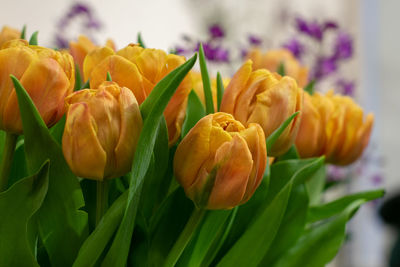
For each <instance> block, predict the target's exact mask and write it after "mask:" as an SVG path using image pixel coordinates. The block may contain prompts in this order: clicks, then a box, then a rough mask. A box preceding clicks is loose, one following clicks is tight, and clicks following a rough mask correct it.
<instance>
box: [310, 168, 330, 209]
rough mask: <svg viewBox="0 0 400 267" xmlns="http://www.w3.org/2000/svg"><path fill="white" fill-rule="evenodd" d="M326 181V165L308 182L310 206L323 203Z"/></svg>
mask: <svg viewBox="0 0 400 267" xmlns="http://www.w3.org/2000/svg"><path fill="white" fill-rule="evenodd" d="M325 181H326V168H325V165H324V166H322V167H321V168H320V169H319V170H318V171H317V172H316V173H314V175H313V176H312V177H311V178H310V179H309V180H308V181H307V182H306V188H307V192H308V196H309V197H310V205H317V204H319V203H320V202H321V198H322V194H323V191H324V187H325Z"/></svg>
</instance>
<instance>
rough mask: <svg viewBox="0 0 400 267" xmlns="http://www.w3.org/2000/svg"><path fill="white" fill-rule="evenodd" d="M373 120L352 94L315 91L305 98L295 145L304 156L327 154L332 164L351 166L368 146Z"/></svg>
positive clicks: (327, 159)
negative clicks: (350, 95) (364, 113)
mask: <svg viewBox="0 0 400 267" xmlns="http://www.w3.org/2000/svg"><path fill="white" fill-rule="evenodd" d="M305 94H307V93H305ZM373 121H374V116H373V114H368V115H367V116H366V117H365V118H364V115H363V110H362V108H361V107H360V106H358V105H357V104H356V103H354V101H353V99H352V98H350V97H347V96H342V95H334V94H333V91H329V92H328V93H327V94H326V95H321V94H319V93H314V94H313V95H312V96H306V97H305V103H304V112H303V117H302V120H301V123H300V129H299V133H298V135H297V138H296V147H297V148H298V152H299V154H300V156H301V157H314V156H321V155H325V157H326V161H327V162H329V163H333V164H336V165H349V164H351V163H353V162H354V161H355V160H357V159H358V158H359V157H360V156H361V154H362V152H363V151H364V148H365V147H366V146H367V144H368V142H369V137H370V134H371V130H372V125H373ZM321 129H322V130H321ZM311 137H312V138H311ZM307 138H309V139H307Z"/></svg>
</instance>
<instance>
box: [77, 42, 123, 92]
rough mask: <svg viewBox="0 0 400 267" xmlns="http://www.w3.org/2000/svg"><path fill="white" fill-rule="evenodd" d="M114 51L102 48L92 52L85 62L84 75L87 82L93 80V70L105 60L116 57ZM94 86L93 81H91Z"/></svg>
mask: <svg viewBox="0 0 400 267" xmlns="http://www.w3.org/2000/svg"><path fill="white" fill-rule="evenodd" d="M114 54H115V53H114V51H113V50H112V49H111V48H109V47H102V48H98V49H95V50H93V51H92V52H90V53H89V54H88V55H87V56H86V57H85V60H84V61H83V75H84V78H85V81H87V80H88V79H91V75H92V71H93V69H94V68H95V67H96V66H97V65H98V64H99V63H100V62H102V61H103V60H104V59H105V58H107V57H109V56H111V55H114ZM90 84H91V85H92V81H90Z"/></svg>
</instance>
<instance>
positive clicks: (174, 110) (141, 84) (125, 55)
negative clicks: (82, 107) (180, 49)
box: [83, 44, 192, 145]
mask: <svg viewBox="0 0 400 267" xmlns="http://www.w3.org/2000/svg"><path fill="white" fill-rule="evenodd" d="M184 62H185V58H184V57H182V56H178V55H173V54H167V53H165V52H164V51H162V50H159V49H150V48H142V47H140V46H139V45H135V44H131V45H128V46H126V47H125V48H123V49H121V50H118V51H117V52H114V51H113V50H112V49H111V48H108V47H102V48H97V49H95V50H93V51H92V52H90V53H89V54H88V55H87V56H86V58H85V61H84V63H83V72H84V77H85V80H88V79H90V86H91V87H92V88H96V87H98V86H99V85H100V84H101V83H102V82H103V81H105V80H106V79H107V72H109V73H110V75H111V78H112V80H113V81H114V82H117V83H118V84H119V85H120V86H125V87H128V88H129V89H130V90H131V91H132V92H133V93H134V94H135V97H136V99H137V101H138V102H139V104H141V103H142V102H143V101H144V100H145V99H146V97H147V96H148V95H149V94H150V92H151V91H152V90H153V88H154V86H155V85H156V84H157V83H158V82H159V81H160V80H161V79H162V78H163V77H165V75H167V74H168V73H170V72H171V71H172V70H174V69H175V68H177V67H178V66H180V65H182V64H183V63H184ZM191 85H192V82H191V78H190V74H189V75H187V76H186V78H185V79H184V80H183V81H182V83H181V84H180V85H179V87H178V89H177V91H176V92H175V94H174V95H173V96H172V98H171V100H170V102H169V103H168V105H167V107H166V109H165V111H164V116H165V119H166V121H167V127H168V134H169V142H170V145H172V144H174V143H175V142H176V141H177V140H178V138H179V136H180V133H181V128H182V124H183V120H184V119H185V113H186V105H187V97H188V95H189V93H190V90H191Z"/></svg>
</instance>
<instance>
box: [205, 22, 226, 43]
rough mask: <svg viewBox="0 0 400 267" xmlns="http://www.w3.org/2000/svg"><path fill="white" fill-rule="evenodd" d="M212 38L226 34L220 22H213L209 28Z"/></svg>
mask: <svg viewBox="0 0 400 267" xmlns="http://www.w3.org/2000/svg"><path fill="white" fill-rule="evenodd" d="M208 32H209V33H210V36H211V38H213V39H214V38H222V37H224V36H225V32H224V29H222V27H221V26H220V25H218V24H213V25H211V26H210V27H209V28H208Z"/></svg>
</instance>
